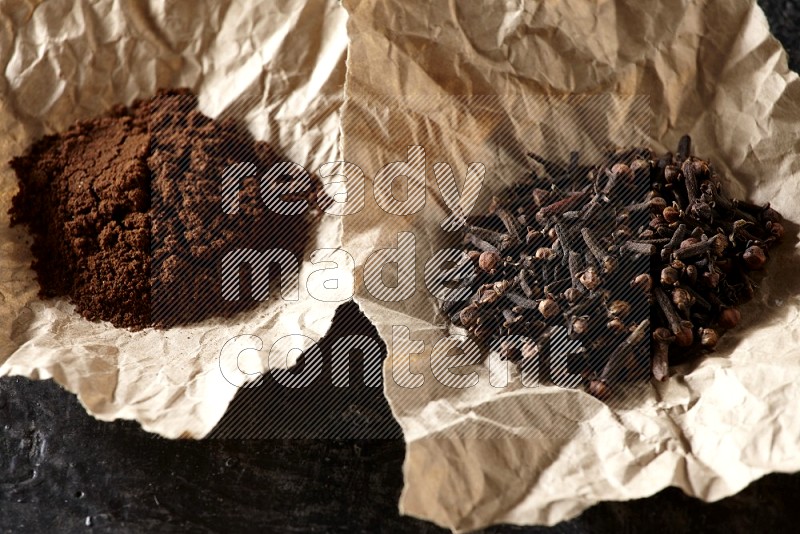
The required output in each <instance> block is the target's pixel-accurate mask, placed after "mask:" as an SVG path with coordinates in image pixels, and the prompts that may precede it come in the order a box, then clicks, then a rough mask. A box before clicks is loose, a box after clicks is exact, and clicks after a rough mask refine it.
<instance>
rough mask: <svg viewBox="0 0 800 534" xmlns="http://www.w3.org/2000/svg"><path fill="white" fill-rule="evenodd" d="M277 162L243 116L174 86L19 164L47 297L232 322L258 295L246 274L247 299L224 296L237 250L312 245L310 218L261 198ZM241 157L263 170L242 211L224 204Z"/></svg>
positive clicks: (116, 313) (57, 138)
mask: <svg viewBox="0 0 800 534" xmlns="http://www.w3.org/2000/svg"><path fill="white" fill-rule="evenodd" d="M277 161H278V158H277V156H276V155H275V153H274V152H273V151H272V149H271V148H270V146H269V145H268V144H266V143H263V142H256V141H255V140H254V139H253V138H252V136H251V135H250V134H249V133H248V132H247V131H246V130H245V129H244V128H242V127H241V126H240V125H238V124H237V123H236V122H235V121H232V120H211V119H210V118H208V117H206V116H204V115H203V114H202V113H200V111H199V110H198V109H197V100H196V98H195V97H194V96H193V95H192V94H191V93H190V92H188V91H187V90H168V91H162V92H159V93H158V94H157V95H156V96H155V97H153V98H151V99H149V100H146V101H137V102H135V103H134V104H133V105H131V106H130V107H129V108H125V107H122V106H117V107H115V108H113V109H112V110H111V111H110V112H109V113H107V114H105V115H103V116H101V117H98V118H95V119H92V120H88V121H83V122H79V123H77V124H76V125H74V126H73V127H71V128H70V129H68V130H67V131H65V132H62V133H58V134H54V135H48V136H46V137H44V138H42V139H41V140H39V141H38V142H37V143H35V144H34V145H33V146H32V147H31V148H30V149H29V150H28V152H27V153H26V154H25V155H23V156H21V157H17V158H15V159H13V160H12V161H11V162H10V165H11V167H12V168H13V169H14V171H16V173H17V177H18V178H19V183H20V191H19V192H18V193H17V195H16V196H15V197H14V199H13V206H12V209H11V216H12V224H25V225H27V226H28V227H29V228H30V231H31V233H32V235H33V244H32V251H33V255H34V258H35V259H34V261H33V269H34V270H35V271H36V274H37V278H38V280H39V284H40V289H41V291H40V293H41V295H42V296H43V297H46V298H49V297H58V296H66V297H68V298H69V299H70V300H71V302H73V303H74V304H75V309H76V311H77V312H78V313H80V314H81V315H83V316H84V317H86V318H87V319H90V320H104V321H109V322H111V323H112V324H113V325H115V326H118V327H127V328H131V329H134V330H135V329H141V328H143V327H146V326H151V325H153V326H157V327H169V326H174V325H180V324H189V323H193V322H196V321H200V320H203V319H205V318H208V317H214V316H222V317H228V316H231V315H233V314H235V313H237V312H239V311H241V310H243V309H248V308H252V307H253V306H254V305H255V303H256V301H254V299H252V298H250V293H249V290H250V287H249V285H250V284H249V276H245V273H240V274H241V276H240V295H242V297H241V298H240V299H239V300H238V301H228V300H224V299H223V298H222V294H221V284H222V276H221V271H220V265H221V261H222V258H223V257H224V255H225V254H226V253H227V252H229V251H232V250H236V249H240V248H254V249H256V250H265V249H268V248H283V249H285V250H287V251H288V252H290V253H291V254H293V255H294V256H295V257H296V258H298V260H299V259H301V258H302V254H303V252H304V246H305V242H306V238H307V234H308V230H309V227H310V225H309V223H310V219H309V214H306V215H303V216H290V215H279V214H276V213H274V212H272V211H270V210H268V209H267V208H266V207H265V205H264V203H263V202H262V201H261V199H260V193H259V186H258V183H257V182H256V180H255V179H256V178H257V177H260V176H261V175H263V174H264V173H265V172H267V170H268V169H269V168H270V166H271V165H272V164H274V163H276V162H277ZM240 162H246V163H252V164H254V165H255V166H256V167H257V169H258V173H259V174H258V175H257V177H254V179H245V180H244V181H243V184H244V185H243V187H242V189H241V192H240V194H239V201H240V213H239V214H237V215H235V216H234V215H229V214H226V213H224V212H223V210H222V198H221V195H222V192H221V190H222V187H221V180H222V174H223V171H224V170H225V169H226V168H227V167H228V166H229V165H231V164H234V163H240ZM315 187H316V186H315V185H314V184H313V183H312V186H311V188H312V190H311V191H310V192H309V194H310V195H311V194H313V193H314V192H315ZM287 200H288V199H287ZM276 229H280V230H276ZM275 278H277V277H275ZM277 286H278V284H277V280H276V282H275V283H273V284H271V287H277Z"/></svg>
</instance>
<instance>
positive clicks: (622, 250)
mask: <svg viewBox="0 0 800 534" xmlns="http://www.w3.org/2000/svg"><path fill="white" fill-rule="evenodd" d="M691 150H692V143H691V139H690V138H689V137H688V136H683V137H682V138H681V139H680V142H679V143H678V147H677V151H676V152H675V153H674V154H673V153H669V152H668V153H666V154H664V155H662V156H655V155H654V154H653V153H652V152H651V151H650V150H647V149H641V148H638V149H630V150H625V151H617V152H610V153H609V154H608V155H607V157H606V159H605V160H604V161H602V162H601V163H599V164H597V165H580V164H579V155H578V154H577V153H573V154H572V155H571V158H570V161H569V163H567V164H562V163H558V162H552V161H548V160H546V159H544V158H542V157H541V156H538V155H535V154H531V157H532V158H533V159H534V160H535V161H537V162H538V163H539V164H541V165H542V167H544V169H545V173H546V174H545V175H543V176H540V175H538V174H536V172H533V173H532V174H531V175H530V176H529V177H528V181H527V182H524V183H522V184H520V186H519V187H517V188H515V189H514V191H515V193H514V194H512V195H510V196H509V197H507V198H499V197H496V198H493V199H492V203H491V206H490V209H489V212H490V214H489V215H490V217H493V219H490V220H493V221H495V222H493V223H491V224H487V223H486V221H487V218H486V216H481V217H480V221H482V222H481V224H478V223H477V220H478V219H477V218H475V220H474V221H470V224H468V225H467V226H466V230H465V235H464V244H465V247H466V250H465V252H466V253H467V255H468V257H469V258H470V259H471V260H472V261H473V265H475V268H476V276H475V278H474V281H473V282H472V284H473V289H474V293H473V297H472V298H471V299H469V300H468V301H463V302H461V304H460V309H458V308H457V307H456V308H454V307H453V306H452V304H453V303H452V302H448V303H446V305H447V308H446V309H445V305H444V304H443V307H442V310H443V313H444V314H445V316H446V317H450V318H451V320H452V322H453V323H454V324H456V325H458V326H461V327H463V328H465V329H467V331H468V333H469V334H470V335H471V336H473V337H474V338H476V339H477V340H478V341H480V342H483V343H486V344H491V343H492V342H493V341H495V340H497V339H498V338H502V337H503V336H505V335H508V334H520V335H524V336H528V337H529V339H530V341H528V342H526V344H524V345H523V348H522V350H519V349H516V348H514V347H515V345H511V344H508V343H506V344H504V345H503V344H502V341H503V340H502V339H501V340H500V341H501V345H500V346H501V347H502V348H503V353H504V355H505V356H506V357H507V358H508V359H509V360H511V361H519V362H524V361H526V359H527V360H530V357H531V356H533V355H539V356H543V353H544V352H546V353H547V357H548V358H550V357H552V356H553V355H555V354H557V353H556V352H555V351H557V350H558V346H557V344H556V343H555V340H556V339H557V336H556V335H555V332H556V329H558V328H563V329H564V331H565V332H566V335H567V337H568V339H570V340H573V341H577V342H579V343H580V344H581V345H582V348H581V349H580V350H578V351H576V350H573V349H570V350H569V351H565V353H564V354H560V355H559V356H560V357H564V358H566V362H567V367H568V368H569V369H573V370H577V371H576V372H579V374H580V376H581V377H582V381H583V385H584V386H585V388H586V390H587V391H588V392H589V393H590V394H592V395H594V396H595V397H597V398H599V399H609V398H611V396H612V395H614V394H615V392H617V391H620V390H621V389H622V387H623V385H624V384H626V383H631V382H635V381H636V380H641V379H643V378H644V377H646V376H650V377H652V378H654V379H655V380H658V381H663V380H666V379H667V378H668V377H669V367H670V366H671V365H675V364H678V363H682V362H685V361H686V360H687V359H688V358H691V357H695V356H698V355H702V354H704V353H708V352H710V351H713V350H715V348H716V346H717V344H718V342H719V339H720V337H721V336H722V335H723V334H724V333H725V331H726V330H729V329H731V328H735V327H736V326H737V325H738V324H739V323H740V322H741V312H740V310H739V307H740V306H741V305H742V304H744V303H746V302H747V301H748V300H750V299H752V298H753V295H754V294H755V290H756V289H757V286H758V281H757V280H756V279H754V278H753V274H754V273H762V272H763V271H764V269H765V267H766V264H767V261H768V259H769V254H770V250H771V249H772V247H773V246H774V245H776V244H777V243H779V242H780V241H781V239H782V238H783V235H784V227H783V224H782V221H783V219H782V217H781V215H780V214H779V213H778V212H776V211H775V210H774V209H773V208H772V207H770V205H769V204H767V205H764V206H760V205H757V204H753V203H750V202H746V201H741V200H736V199H730V198H728V197H726V196H724V193H723V179H722V178H721V177H720V174H719V173H718V171H717V170H716V169H715V167H714V165H713V164H712V163H711V162H709V161H706V160H703V159H700V158H697V157H695V156H693V155H692V151H691ZM637 185H638V186H639V187H638V188H637ZM520 365H522V363H520ZM642 369H643V370H644V372H642Z"/></svg>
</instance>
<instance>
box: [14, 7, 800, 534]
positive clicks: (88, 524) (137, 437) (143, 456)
mask: <svg viewBox="0 0 800 534" xmlns="http://www.w3.org/2000/svg"><path fill="white" fill-rule="evenodd" d="M759 4H760V5H761V6H762V7H763V8H764V10H765V11H766V13H767V17H768V19H769V21H770V24H771V27H772V31H773V33H774V34H775V35H776V36H777V37H778V38H779V39H780V40H781V42H782V43H783V44H784V46H785V47H786V49H787V51H788V52H789V56H790V66H791V67H792V68H793V70H795V71H797V70H800V4H799V3H798V2H797V1H796V0H760V1H759ZM352 333H367V334H370V333H371V334H372V335H374V329H372V327H371V326H370V325H369V323H368V322H366V320H365V319H364V317H363V316H362V315H361V314H360V313H358V311H357V309H356V308H355V307H354V306H352V305H348V306H346V307H345V308H343V309H340V310H339V313H338V314H337V318H336V320H335V325H334V327H333V329H332V332H331V334H330V336H329V339H328V340H327V342H328V343H329V342H330V339H335V338H337V337H340V336H342V335H347V334H352ZM323 349H324V347H323ZM262 391H267V390H266V389H262ZM347 392H348V396H347V397H342V396H339V397H337V398H334V399H332V400H328V401H326V402H325V403H324V404H322V403H319V402H317V403H316V404H314V400H313V398H309V403H310V405H309V406H310V408H309V412H310V413H314V414H315V417H316V422H317V423H318V424H319V425H321V426H322V427H324V426H325V425H334V424H335V425H340V424H342V422H343V421H344V424H346V425H351V426H350V427H349V428H351V429H356V428H367V429H369V428H370V425H390V428H391V429H392V432H393V433H394V435H396V436H399V429H398V428H397V427H396V425H394V423H393V421H392V419H391V416H390V414H389V411H388V407H387V406H386V402H385V400H384V399H383V397H382V395H381V394H380V390H377V391H376V390H374V389H367V388H362V390H360V391H358V394H357V395H355V396H354V395H353V393H354V391H353V389H352V388H349V389H348V390H347ZM262 395H263V393H262ZM260 403H261V404H260ZM261 405H263V397H259V396H258V395H256V394H254V393H250V394H249V395H242V396H240V397H238V398H237V399H236V400H235V401H234V405H233V406H232V407H231V408H230V409H229V411H228V414H227V415H226V419H224V420H223V422H222V423H221V426H220V428H222V427H223V425H225V424H228V423H230V420H231V414H241V413H243V411H248V412H247V413H253V414H254V419H256V420H258V421H262V420H263V417H262V414H260V412H259V411H258V410H259V406H261ZM0 425H1V426H2V431H0V530H2V532H42V531H55V532H73V531H83V530H88V529H93V530H94V531H98V532H184V531H185V532H251V531H259V532H414V533H417V532H419V533H431V532H444V531H443V530H441V529H439V528H437V527H435V526H434V525H432V524H430V523H426V522H423V521H418V520H415V519H411V518H408V517H401V516H400V515H399V514H398V513H397V501H398V497H399V495H400V490H401V487H402V472H401V468H402V462H403V454H404V446H403V443H402V441H400V440H399V439H389V440H335V439H316V440H297V439H282V440H265V439H260V440H250V441H235V440H203V441H168V440H163V439H158V438H154V437H152V436H151V435H149V434H147V433H145V432H143V431H142V430H141V429H140V428H139V426H138V425H137V424H135V423H132V422H124V421H118V422H114V423H101V422H98V421H96V420H94V419H93V418H91V417H90V416H88V415H87V414H86V413H85V411H84V410H83V408H82V407H81V406H80V405H79V403H78V402H77V400H76V398H75V397H74V396H73V395H71V394H69V393H67V392H65V391H64V390H62V389H61V388H60V387H59V386H57V385H56V384H54V383H53V382H52V381H41V382H34V381H30V380H27V379H21V378H3V379H0ZM798 509H800V474H794V475H787V474H772V475H768V476H765V477H763V478H762V479H760V480H758V481H756V482H754V483H753V484H751V485H750V486H749V487H748V488H747V489H745V490H744V491H742V492H741V493H739V494H738V495H735V496H733V497H730V498H727V499H724V500H722V501H719V502H716V503H710V504H709V503H702V502H700V501H698V500H695V499H692V498H689V497H686V496H685V495H684V494H683V493H682V492H681V491H680V490H677V489H674V488H670V489H666V490H664V491H661V492H659V493H657V494H656V495H654V496H652V497H649V498H646V499H640V500H636V501H629V502H617V503H614V502H611V503H601V504H598V505H596V506H594V507H593V508H591V509H589V510H587V511H586V512H585V513H583V514H582V515H581V516H580V517H578V518H576V519H574V520H572V521H568V522H565V523H561V524H559V525H557V526H555V527H553V528H550V529H547V528H536V527H527V528H523V527H514V526H498V527H493V528H490V529H487V530H486V531H485V532H491V533H501V532H502V533H504V532H551V533H557V532H558V533H589V532H639V531H646V530H656V529H657V530H664V531H680V532H685V531H699V532H748V533H749V532H789V531H796V529H793V528H792V526H793V525H794V524H795V523H796V521H797V520H798V518H800V512H798Z"/></svg>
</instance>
